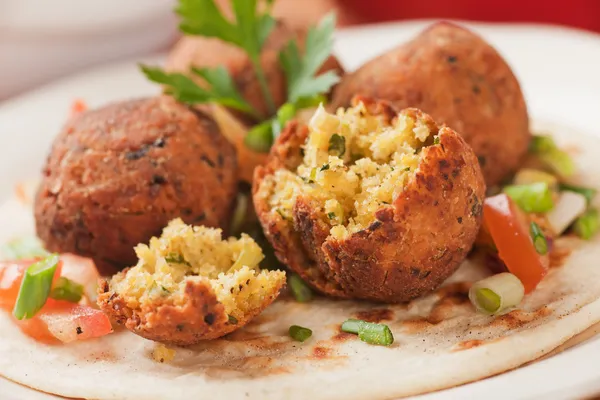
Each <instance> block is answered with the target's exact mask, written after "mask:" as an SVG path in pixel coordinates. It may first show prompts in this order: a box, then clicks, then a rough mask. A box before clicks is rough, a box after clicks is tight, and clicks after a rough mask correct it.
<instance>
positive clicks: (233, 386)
mask: <svg viewBox="0 0 600 400" xmlns="http://www.w3.org/2000/svg"><path fill="white" fill-rule="evenodd" d="M555 133H556V135H555V136H556V139H557V141H558V142H559V143H561V144H563V145H564V144H565V143H566V139H568V140H569V143H570V144H574V145H575V146H569V148H571V149H573V151H578V152H579V153H578V154H577V156H576V157H575V159H576V161H577V163H578V166H579V168H580V171H582V172H583V173H582V174H581V176H579V177H578V181H579V183H583V184H586V185H587V186H596V187H598V186H599V185H600V168H599V167H598V165H597V162H595V159H594V158H595V157H597V154H600V141H599V140H598V139H596V138H592V137H589V136H584V135H580V134H579V135H577V134H574V133H573V132H570V131H568V130H563V129H561V130H557V131H555ZM594 169H595V170H594ZM0 220H2V221H3V222H4V223H3V225H2V228H1V229H2V231H0V240H6V239H8V238H9V237H11V236H13V235H18V234H23V233H27V232H31V229H32V228H33V224H32V222H33V221H32V217H31V210H30V209H29V208H28V207H25V206H23V205H22V204H21V203H20V202H19V201H17V200H16V199H15V200H10V201H9V202H8V203H6V204H5V205H4V206H3V207H2V208H0ZM5 221H6V222H5ZM556 246H557V248H558V249H560V251H561V253H562V254H563V255H564V260H562V266H560V267H557V268H553V269H551V271H550V272H549V274H548V276H547V277H546V278H545V279H544V281H543V282H542V283H541V284H540V285H539V287H538V288H537V289H536V290H535V291H534V292H533V293H532V294H530V295H528V296H527V297H526V298H525V300H524V301H523V303H522V304H521V306H520V307H519V309H518V310H513V311H511V312H509V313H507V314H505V315H502V316H499V317H487V316H483V315H480V314H477V313H475V311H474V310H473V308H472V306H471V304H470V303H469V300H468V298H467V295H466V293H467V291H468V287H469V282H472V281H475V280H478V279H481V278H482V277H484V276H485V275H486V273H487V271H486V269H485V268H482V266H481V265H477V264H476V263H474V262H472V261H466V262H465V263H464V264H463V265H462V266H461V268H460V269H459V271H457V272H456V273H455V274H454V275H453V276H452V277H451V278H450V279H449V280H448V282H446V283H445V285H444V286H443V287H442V288H440V289H438V290H437V291H436V292H435V293H433V294H431V295H428V296H426V297H423V298H420V299H417V300H414V301H412V302H410V303H408V304H400V305H393V306H388V305H383V304H369V303H364V302H350V301H334V300H330V299H326V298H318V299H317V300H315V301H313V302H311V303H308V304H301V303H297V302H294V301H293V300H292V299H290V298H289V296H287V295H286V294H283V295H282V296H281V298H280V299H279V300H278V301H276V302H275V303H274V304H273V305H272V306H271V307H269V308H268V309H267V310H266V311H265V312H264V313H263V314H262V315H260V316H259V317H258V318H256V319H255V320H254V321H253V322H251V323H250V324H249V325H248V326H247V327H245V328H243V329H241V330H239V331H237V332H235V333H233V334H231V335H229V336H227V337H225V338H222V339H219V340H213V341H209V342H206V343H203V344H201V345H198V346H195V347H193V348H189V349H176V355H175V358H174V360H172V361H170V362H167V363H162V364H161V363H158V362H156V361H154V360H153V359H152V356H151V354H152V350H153V349H154V348H155V346H156V345H155V344H154V343H153V342H151V341H148V340H145V339H143V338H141V337H138V336H136V335H134V334H132V333H130V332H128V331H125V330H119V331H117V332H115V333H114V334H111V335H108V336H106V337H103V338H100V339H97V340H92V341H88V342H81V343H75V344H70V345H57V346H47V345H43V344H39V343H37V342H35V341H33V340H31V339H29V338H28V337H27V336H25V335H23V334H22V333H21V332H20V331H19V329H18V328H17V327H16V326H14V325H13V324H12V323H11V322H10V319H9V317H8V314H6V313H0V329H1V331H2V337H1V338H0V374H1V375H2V376H4V377H6V378H8V379H11V380H14V381H16V382H20V383H22V384H24V385H27V386H30V387H33V388H36V389H39V390H43V391H46V392H50V393H55V394H60V395H63V396H68V397H77V398H93V399H135V400H138V399H145V400H146V399H147V400H153V399H156V400H158V399H174V398H190V399H191V398H194V399H211V400H219V399H238V398H243V399H270V398H273V399H283V398H285V399H307V398H310V399H315V400H320V399H341V398H343V399H346V400H348V399H389V398H396V397H401V396H407V395H412V394H419V393H425V392H429V391H433V390H439V389H443V388H447V387H451V386H455V385H459V384H462V383H466V382H471V381H474V380H478V379H482V378H485V377H488V376H491V375H495V374H498V373H501V372H504V371H507V370H510V369H513V368H515V367H518V366H520V365H522V364H525V363H527V362H530V361H532V360H535V359H537V358H539V357H541V356H543V355H545V354H547V353H549V352H551V351H552V350H553V349H555V348H557V347H558V346H560V345H561V344H562V343H564V342H566V341H567V340H569V339H570V338H571V337H573V336H574V335H576V334H578V333H580V332H583V331H584V330H586V329H587V328H589V327H590V326H592V325H593V324H595V323H597V322H599V321H600V265H599V264H600V262H599V261H598V260H600V237H596V238H595V239H593V240H592V241H589V242H584V241H581V240H579V239H577V238H574V237H565V238H562V239H560V240H558V241H557V242H556ZM350 317H357V318H361V319H367V320H372V321H377V322H384V323H386V324H388V325H389V326H390V328H391V329H392V331H393V333H394V336H395V342H394V344H393V345H392V346H391V347H389V348H388V347H380V346H373V345H368V344H365V343H362V342H361V341H359V340H358V338H357V337H356V336H354V335H350V334H345V333H341V332H340V330H339V328H340V323H341V322H343V321H344V320H346V319H347V318H350ZM293 324H296V325H301V326H305V327H309V328H311V329H312V330H313V337H312V338H310V339H309V340H308V341H307V342H305V343H299V342H294V341H293V340H291V339H290V338H289V336H288V334H287V330H288V328H289V326H290V325H293Z"/></svg>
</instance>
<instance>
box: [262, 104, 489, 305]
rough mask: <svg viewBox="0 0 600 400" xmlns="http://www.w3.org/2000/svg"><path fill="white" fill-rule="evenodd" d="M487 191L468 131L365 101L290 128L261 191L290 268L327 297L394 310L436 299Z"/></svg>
mask: <svg viewBox="0 0 600 400" xmlns="http://www.w3.org/2000/svg"><path fill="white" fill-rule="evenodd" d="M484 194H485V183H484V180H483V175H482V173H481V169H480V167H479V164H478V162H477V157H476V156H475V154H474V153H473V150H472V149H471V148H470V147H469V145H468V144H467V143H466V142H465V140H464V139H463V138H462V137H461V136H460V135H459V134H457V133H456V132H455V131H453V130H452V129H450V128H449V127H446V126H439V125H437V124H436V123H435V122H434V121H433V119H432V118H431V117H430V116H428V115H427V114H425V113H423V112H421V111H419V110H416V109H405V110H403V111H401V112H400V113H397V112H396V111H395V110H394V109H393V108H392V107H391V106H389V104H387V103H385V102H377V101H373V100H370V99H366V98H356V99H355V100H354V102H353V107H352V108H349V109H339V110H338V111H337V114H336V115H333V114H329V113H327V112H325V111H324V110H323V109H322V108H321V109H319V111H317V113H315V115H314V116H313V118H312V120H311V121H310V123H309V125H308V126H305V125H301V124H298V123H295V124H294V123H292V124H289V125H288V127H287V129H286V130H285V131H284V132H283V133H282V134H281V136H280V137H279V138H278V140H277V141H276V143H275V145H274V147H273V148H272V150H271V153H270V155H269V160H268V163H267V164H266V165H265V166H264V167H258V168H257V169H256V171H255V179H254V185H253V198H254V204H255V207H256V211H257V215H258V217H259V219H260V221H261V224H262V226H263V228H264V231H265V235H266V236H267V238H268V239H269V241H270V243H271V244H272V245H273V248H274V249H275V254H276V255H277V257H278V258H279V259H280V261H281V262H283V263H284V264H286V265H287V266H288V267H290V268H291V269H292V270H294V271H295V272H297V273H298V274H299V275H300V276H301V277H302V278H303V279H304V280H305V281H306V282H307V283H309V284H310V285H312V286H313V287H315V288H316V289H318V290H319V291H321V292H322V293H325V294H328V295H332V296H336V297H342V298H354V299H365V300H373V301H384V302H402V301H407V300H410V299H412V298H414V297H417V296H420V295H422V294H424V293H427V292H429V291H431V290H433V289H435V288H436V287H438V286H439V285H440V284H441V283H442V282H443V281H444V280H445V279H446V278H447V277H448V276H450V275H451V274H452V273H453V272H454V271H455V270H456V269H457V268H458V266H459V264H460V263H461V262H462V261H463V260H464V258H465V257H466V255H467V253H468V251H469V250H470V248H471V247H472V245H473V242H474V240H475V237H476V235H477V232H478V230H479V227H480V224H481V214H482V204H483V200H484Z"/></svg>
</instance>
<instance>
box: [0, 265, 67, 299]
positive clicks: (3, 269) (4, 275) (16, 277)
mask: <svg viewBox="0 0 600 400" xmlns="http://www.w3.org/2000/svg"><path fill="white" fill-rule="evenodd" d="M38 260H39V259H34V260H18V261H0V308H3V309H5V310H7V311H12V309H13V307H14V306H15V303H16V301H17V296H18V294H19V289H20V288H21V281H22V280H23V274H25V271H26V270H27V268H29V266H30V265H31V264H33V263H35V262H36V261H38ZM61 272H62V262H60V263H58V265H57V266H56V271H55V272H54V282H55V283H56V281H57V280H58V278H59V277H60V275H61Z"/></svg>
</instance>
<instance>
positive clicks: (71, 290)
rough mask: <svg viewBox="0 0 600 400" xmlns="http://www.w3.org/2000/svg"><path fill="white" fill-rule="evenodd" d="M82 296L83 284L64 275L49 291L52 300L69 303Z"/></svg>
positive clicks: (77, 300)
mask: <svg viewBox="0 0 600 400" xmlns="http://www.w3.org/2000/svg"><path fill="white" fill-rule="evenodd" d="M163 289H164V288H163ZM82 296H83V285H80V284H79V283H77V282H74V281H72V280H70V279H68V278H65V277H64V276H61V277H60V278H58V281H57V282H56V285H54V287H53V288H52V291H50V297H51V298H53V299H54V300H66V301H70V302H71V303H79V300H81V297H82Z"/></svg>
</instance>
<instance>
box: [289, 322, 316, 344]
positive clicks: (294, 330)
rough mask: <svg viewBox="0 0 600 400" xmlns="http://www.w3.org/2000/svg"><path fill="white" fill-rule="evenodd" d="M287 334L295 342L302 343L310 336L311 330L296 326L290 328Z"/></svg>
mask: <svg viewBox="0 0 600 400" xmlns="http://www.w3.org/2000/svg"><path fill="white" fill-rule="evenodd" d="M288 332H289V334H290V336H291V338H292V339H294V340H295V341H297V342H304V341H306V340H307V339H308V338H310V337H311V336H312V330H310V329H308V328H305V327H303V326H298V325H292V326H290V329H289V330H288Z"/></svg>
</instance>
